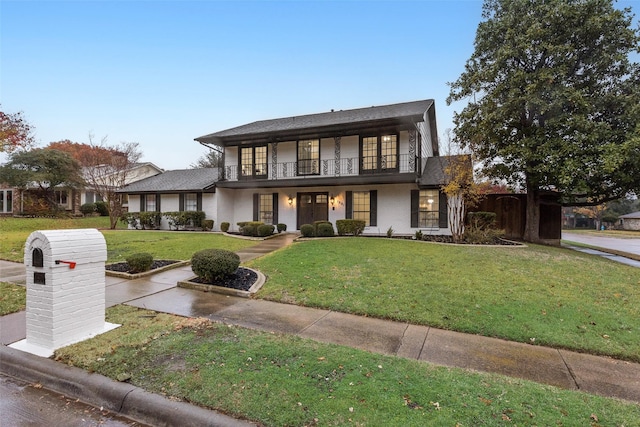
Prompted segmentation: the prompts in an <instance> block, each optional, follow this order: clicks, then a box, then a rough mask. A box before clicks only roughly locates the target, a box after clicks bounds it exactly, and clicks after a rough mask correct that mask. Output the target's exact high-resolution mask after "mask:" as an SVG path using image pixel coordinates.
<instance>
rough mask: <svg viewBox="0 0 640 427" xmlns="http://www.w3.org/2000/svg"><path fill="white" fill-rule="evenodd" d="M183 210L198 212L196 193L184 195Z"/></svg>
mask: <svg viewBox="0 0 640 427" xmlns="http://www.w3.org/2000/svg"><path fill="white" fill-rule="evenodd" d="M184 210H185V211H197V210H198V195H197V194H196V193H187V194H185V195H184Z"/></svg>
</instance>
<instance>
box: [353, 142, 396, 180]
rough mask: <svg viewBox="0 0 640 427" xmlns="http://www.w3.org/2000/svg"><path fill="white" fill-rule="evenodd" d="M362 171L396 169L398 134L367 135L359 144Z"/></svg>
mask: <svg viewBox="0 0 640 427" xmlns="http://www.w3.org/2000/svg"><path fill="white" fill-rule="evenodd" d="M360 158H361V168H362V172H363V173H371V172H375V171H386V170H397V169H398V135H396V134H391V135H380V136H368V137H363V138H362V143H361V144H360Z"/></svg>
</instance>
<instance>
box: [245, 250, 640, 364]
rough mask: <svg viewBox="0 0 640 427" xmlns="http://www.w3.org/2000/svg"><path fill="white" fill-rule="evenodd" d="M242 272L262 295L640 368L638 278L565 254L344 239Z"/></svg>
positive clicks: (618, 267) (281, 254) (630, 271)
mask: <svg viewBox="0 0 640 427" xmlns="http://www.w3.org/2000/svg"><path fill="white" fill-rule="evenodd" d="M249 266H250V267H252V268H257V269H259V270H261V271H262V272H263V273H265V274H266V275H267V277H268V281H267V283H266V284H265V286H263V288H262V289H261V290H260V292H259V293H258V294H257V296H258V297H259V298H264V299H268V300H273V301H281V302H287V303H294V304H300V305H306V306H310V307H319V308H326V309H331V310H336V311H341V312H347V313H354V314H359V315H367V316H374V317H380V318H385V319H393V320H397V321H403V322H409V323H413V324H422V325H430V326H434V327H439V328H444V329H450V330H455V331H461V332H467V333H473V334H480V335H485V336H491V337H499V338H504V339H508V340H512V341H519V342H526V343H535V344H539V345H545V346H551V347H557V348H567V349H571V350H576V351H582V352H588V353H592V354H601V355H609V356H613V357H617V358H622V359H628V360H633V361H640V342H639V341H638V340H637V336H638V335H639V334H640V291H639V288H640V271H639V270H638V269H637V268H633V267H629V266H625V265H622V264H617V263H614V262H611V261H608V260H605V259H602V258H600V257H594V256H589V255H586V254H581V253H578V252H575V251H570V250H568V249H562V248H555V247H546V246H537V245H531V246H529V247H527V248H514V247H504V248H500V247H491V248H489V247H471V246H464V245H463V246H452V245H440V244H431V243H423V242H413V241H406V240H393V239H368V238H351V239H349V238H346V239H332V240H318V241H308V242H302V243H297V244H294V245H293V246H291V247H289V248H286V249H284V250H282V251H278V252H275V253H273V254H270V255H268V256H265V257H262V258H259V259H256V260H254V261H252V262H251V263H249Z"/></svg>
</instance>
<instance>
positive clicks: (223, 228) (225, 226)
mask: <svg viewBox="0 0 640 427" xmlns="http://www.w3.org/2000/svg"><path fill="white" fill-rule="evenodd" d="M230 226H231V224H229V223H228V222H221V223H220V230H221V231H222V232H224V233H226V232H227V231H229V227H230Z"/></svg>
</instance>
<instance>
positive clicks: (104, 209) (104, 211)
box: [95, 201, 109, 216]
mask: <svg viewBox="0 0 640 427" xmlns="http://www.w3.org/2000/svg"><path fill="white" fill-rule="evenodd" d="M95 205H96V212H98V213H99V214H100V216H109V205H108V204H107V202H102V201H101V202H96V203H95Z"/></svg>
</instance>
